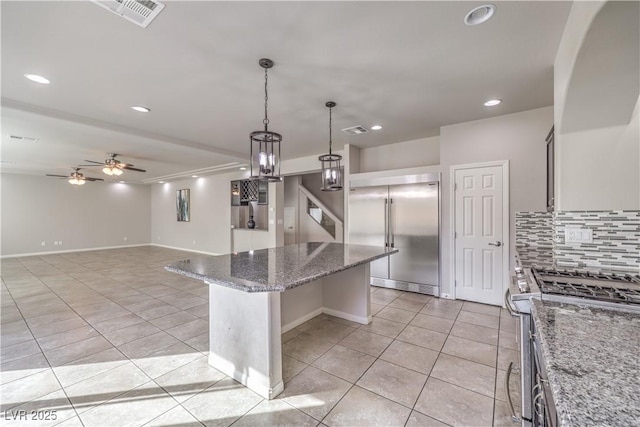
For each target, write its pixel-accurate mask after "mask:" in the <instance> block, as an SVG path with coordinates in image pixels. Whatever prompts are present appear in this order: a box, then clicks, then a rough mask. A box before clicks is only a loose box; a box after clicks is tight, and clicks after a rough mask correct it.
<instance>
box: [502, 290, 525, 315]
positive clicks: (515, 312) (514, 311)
mask: <svg viewBox="0 0 640 427" xmlns="http://www.w3.org/2000/svg"><path fill="white" fill-rule="evenodd" d="M504 305H505V307H507V311H508V312H509V314H510V315H511V316H513V317H520V316H522V313H520V312H519V311H518V309H516V308H514V307H513V306H512V305H511V290H510V289H507V290H506V292H505V293H504Z"/></svg>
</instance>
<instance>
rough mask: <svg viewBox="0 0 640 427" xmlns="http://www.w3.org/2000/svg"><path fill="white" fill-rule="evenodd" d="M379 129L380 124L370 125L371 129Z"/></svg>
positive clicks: (380, 127)
mask: <svg viewBox="0 0 640 427" xmlns="http://www.w3.org/2000/svg"><path fill="white" fill-rule="evenodd" d="M380 129H382V126H380V125H373V126H371V130H380Z"/></svg>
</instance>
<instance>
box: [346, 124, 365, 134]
mask: <svg viewBox="0 0 640 427" xmlns="http://www.w3.org/2000/svg"><path fill="white" fill-rule="evenodd" d="M342 132H344V133H346V134H347V135H360V134H361V133H367V132H369V131H368V130H367V129H366V128H364V127H362V126H360V125H358V126H351V127H350V128H344V129H342Z"/></svg>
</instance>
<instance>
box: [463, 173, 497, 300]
mask: <svg viewBox="0 0 640 427" xmlns="http://www.w3.org/2000/svg"><path fill="white" fill-rule="evenodd" d="M502 175H503V169H502V166H486V167H477V168H471V169H457V170H456V171H455V187H454V192H455V228H454V245H455V285H456V298H459V299H464V300H469V301H476V302H482V303H486V304H493V305H501V304H502V294H503V286H504V280H505V279H504V278H505V274H504V268H507V266H505V265H504V263H503V251H505V250H508V249H507V248H505V245H508V242H505V241H504V240H503V237H504V236H503V221H508V219H507V218H503V208H504V205H503V203H505V202H506V201H505V200H503V185H505V182H504V177H503V176H502Z"/></svg>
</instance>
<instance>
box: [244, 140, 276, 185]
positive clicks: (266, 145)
mask: <svg viewBox="0 0 640 427" xmlns="http://www.w3.org/2000/svg"><path fill="white" fill-rule="evenodd" d="M249 139H250V141H251V176H250V177H249V178H251V179H257V180H262V181H282V177H281V176H280V141H282V135H280V134H279V133H275V132H269V131H255V132H251V134H250V136H249Z"/></svg>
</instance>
